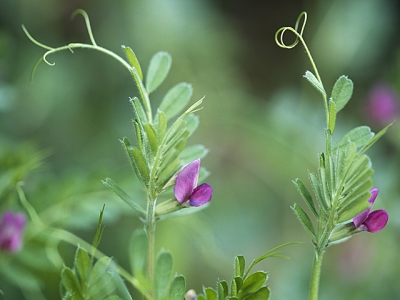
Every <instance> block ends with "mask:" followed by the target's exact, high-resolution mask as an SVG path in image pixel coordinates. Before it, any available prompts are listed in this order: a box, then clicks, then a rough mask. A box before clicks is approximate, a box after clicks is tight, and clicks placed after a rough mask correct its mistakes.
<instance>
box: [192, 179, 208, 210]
mask: <svg viewBox="0 0 400 300" xmlns="http://www.w3.org/2000/svg"><path fill="white" fill-rule="evenodd" d="M212 193H213V189H212V187H211V185H209V184H208V183H203V184H200V185H199V186H198V187H197V188H195V189H194V191H193V194H192V196H191V197H190V205H191V206H202V205H204V204H206V203H207V202H208V201H210V200H211V197H212Z"/></svg>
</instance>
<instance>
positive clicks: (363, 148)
mask: <svg viewBox="0 0 400 300" xmlns="http://www.w3.org/2000/svg"><path fill="white" fill-rule="evenodd" d="M393 124H394V121H393V122H392V123H390V124H389V125H387V126H386V127H385V128H383V129H382V130H381V131H379V132H378V133H377V134H376V135H375V136H374V137H373V138H372V139H370V140H369V141H368V142H367V143H366V144H365V145H364V146H363V147H362V148H361V149H360V151H359V153H360V155H361V154H364V153H365V152H366V151H367V150H368V149H369V148H370V147H371V146H372V145H373V144H375V143H376V142H377V141H378V140H379V139H380V138H381V137H382V136H383V135H384V134H385V133H386V131H388V129H389V128H390V127H391V126H392V125H393Z"/></svg>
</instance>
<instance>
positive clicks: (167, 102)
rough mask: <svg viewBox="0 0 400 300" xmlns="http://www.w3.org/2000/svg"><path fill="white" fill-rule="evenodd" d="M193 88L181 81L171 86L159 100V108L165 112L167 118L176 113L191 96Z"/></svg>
mask: <svg viewBox="0 0 400 300" xmlns="http://www.w3.org/2000/svg"><path fill="white" fill-rule="evenodd" d="M192 94H193V89H192V86H191V85H190V84H188V83H185V82H182V83H178V84H177V85H175V86H174V87H173V88H171V89H170V90H169V91H168V92H167V94H166V95H165V96H164V98H163V100H162V101H161V104H160V107H159V109H160V110H161V111H163V112H164V113H165V115H166V116H167V119H168V120H169V119H172V118H173V117H175V116H176V115H178V114H179V113H180V112H181V111H183V109H184V108H185V107H186V105H187V104H188V103H189V101H190V98H191V97H192Z"/></svg>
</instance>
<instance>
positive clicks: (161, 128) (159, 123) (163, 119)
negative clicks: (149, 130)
mask: <svg viewBox="0 0 400 300" xmlns="http://www.w3.org/2000/svg"><path fill="white" fill-rule="evenodd" d="M154 124H155V127H156V135H157V140H158V143H159V144H161V142H162V141H163V139H164V136H165V133H166V132H167V116H166V115H165V114H164V112H162V111H161V110H158V111H157V114H156V119H155V122H154Z"/></svg>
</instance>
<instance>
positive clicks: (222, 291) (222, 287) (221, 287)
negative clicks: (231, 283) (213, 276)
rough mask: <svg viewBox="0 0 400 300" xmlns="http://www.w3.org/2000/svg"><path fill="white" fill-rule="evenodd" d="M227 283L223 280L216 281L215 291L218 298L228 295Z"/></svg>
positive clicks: (221, 298)
mask: <svg viewBox="0 0 400 300" xmlns="http://www.w3.org/2000/svg"><path fill="white" fill-rule="evenodd" d="M228 291H229V288H228V284H227V283H226V281H225V280H222V281H220V282H218V285H217V293H218V300H225V297H226V296H228Z"/></svg>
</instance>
